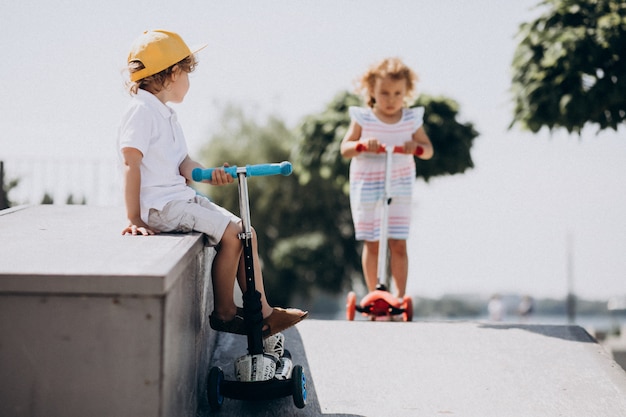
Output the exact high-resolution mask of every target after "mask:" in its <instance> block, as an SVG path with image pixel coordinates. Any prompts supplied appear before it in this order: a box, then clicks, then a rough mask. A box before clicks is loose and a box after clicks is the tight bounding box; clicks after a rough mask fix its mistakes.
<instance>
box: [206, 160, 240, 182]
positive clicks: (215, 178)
mask: <svg viewBox="0 0 626 417" xmlns="http://www.w3.org/2000/svg"><path fill="white" fill-rule="evenodd" d="M224 166H225V167H227V166H229V165H228V164H227V163H226V162H225V163H224ZM233 181H235V179H234V178H233V177H232V176H231V175H230V174H227V173H226V171H224V168H216V169H214V170H213V174H212V175H211V184H213V185H226V184H230V183H232V182H233Z"/></svg>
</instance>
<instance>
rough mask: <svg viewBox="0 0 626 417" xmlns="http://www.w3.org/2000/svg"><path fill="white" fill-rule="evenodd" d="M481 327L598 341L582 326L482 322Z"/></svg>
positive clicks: (566, 338) (575, 339) (579, 340)
mask: <svg viewBox="0 0 626 417" xmlns="http://www.w3.org/2000/svg"><path fill="white" fill-rule="evenodd" d="M479 328H481V329H495V330H511V329H518V330H524V331H528V332H531V333H535V334H540V335H542V336H547V337H554V338H557V339H562V340H567V341H571V342H584V343H597V341H596V340H595V339H594V338H593V337H592V336H591V335H590V334H589V333H587V331H586V330H585V329H583V328H582V327H580V326H574V325H571V326H563V325H543V324H480V325H479Z"/></svg>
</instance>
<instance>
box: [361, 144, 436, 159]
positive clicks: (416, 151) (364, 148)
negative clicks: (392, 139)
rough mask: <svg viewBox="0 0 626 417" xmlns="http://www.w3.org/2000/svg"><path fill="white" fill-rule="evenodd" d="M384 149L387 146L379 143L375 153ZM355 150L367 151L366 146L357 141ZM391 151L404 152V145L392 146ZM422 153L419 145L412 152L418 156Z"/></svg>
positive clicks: (382, 151)
mask: <svg viewBox="0 0 626 417" xmlns="http://www.w3.org/2000/svg"><path fill="white" fill-rule="evenodd" d="M386 150H387V147H386V146H385V145H383V144H381V145H380V146H379V147H378V152H376V153H384V152H386ZM356 151H357V152H365V151H367V146H366V145H365V144H363V143H357V145H356ZM393 153H404V147H402V146H394V147H393ZM423 153H424V148H422V147H421V146H418V147H417V148H416V149H415V152H414V153H413V155H416V156H420V155H421V154H423Z"/></svg>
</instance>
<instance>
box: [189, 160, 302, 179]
mask: <svg viewBox="0 0 626 417" xmlns="http://www.w3.org/2000/svg"><path fill="white" fill-rule="evenodd" d="M223 168H224V171H226V173H227V174H229V175H230V176H231V177H233V178H235V179H236V178H237V173H239V172H243V173H245V174H246V176H248V177H261V176H267V175H279V174H280V175H284V176H287V175H291V172H292V171H293V167H292V165H291V162H288V161H283V162H280V163H275V164H257V165H246V166H245V167H237V165H233V166H230V167H223ZM215 169H217V168H206V169H202V168H196V169H194V170H193V171H192V172H191V176H192V178H193V180H194V181H197V182H200V181H204V180H210V179H211V178H212V176H213V171H214V170H215Z"/></svg>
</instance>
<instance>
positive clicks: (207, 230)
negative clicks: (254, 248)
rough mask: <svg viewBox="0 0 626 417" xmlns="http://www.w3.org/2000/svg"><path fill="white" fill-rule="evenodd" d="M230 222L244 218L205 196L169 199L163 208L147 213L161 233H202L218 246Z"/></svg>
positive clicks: (210, 243) (149, 222)
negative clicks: (188, 198)
mask: <svg viewBox="0 0 626 417" xmlns="http://www.w3.org/2000/svg"><path fill="white" fill-rule="evenodd" d="M230 222H234V223H239V222H241V219H240V218H239V217H237V216H235V215H234V214H233V213H231V212H230V211H228V210H226V209H225V208H223V207H220V206H218V205H217V204H214V203H212V202H211V201H209V199H208V198H206V197H202V196H196V197H194V198H193V199H191V200H174V201H170V202H169V203H167V204H166V205H165V207H163V209H162V210H157V209H150V212H149V214H148V225H149V226H150V227H154V228H155V229H156V230H160V231H162V232H182V233H189V232H191V231H196V232H202V233H204V234H206V235H207V237H208V240H209V245H210V246H217V244H218V243H219V242H220V241H221V240H222V236H223V235H224V231H225V230H226V226H228V223H230Z"/></svg>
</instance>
